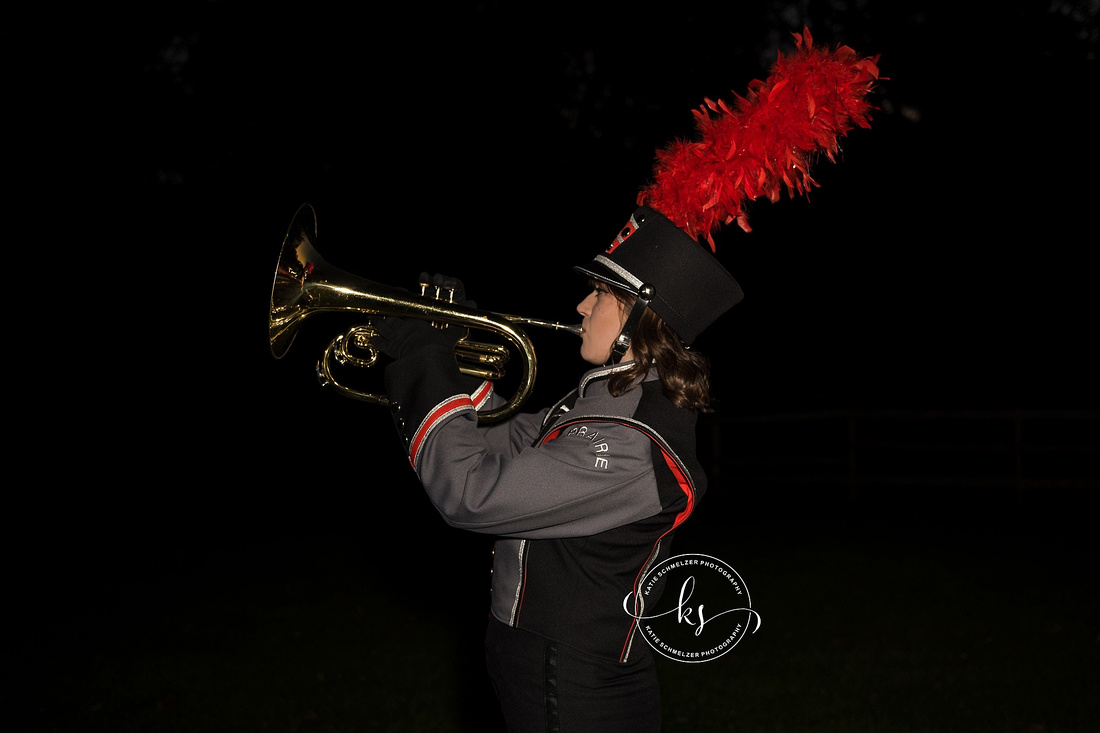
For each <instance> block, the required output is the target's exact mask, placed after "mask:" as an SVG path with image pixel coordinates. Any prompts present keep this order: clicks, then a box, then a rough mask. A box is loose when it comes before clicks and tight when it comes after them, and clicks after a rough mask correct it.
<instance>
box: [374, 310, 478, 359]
mask: <svg viewBox="0 0 1100 733" xmlns="http://www.w3.org/2000/svg"><path fill="white" fill-rule="evenodd" d="M375 330H376V331H377V332H378V335H377V336H376V337H375V338H374V339H373V343H374V345H375V347H376V348H377V349H378V350H379V351H381V352H382V353H383V354H385V355H386V356H389V357H391V358H394V359H400V358H402V357H405V356H408V355H410V354H412V353H413V352H415V351H418V350H419V349H422V348H425V347H427V346H445V347H447V348H448V349H450V350H452V351H453V350H454V347H455V344H456V343H458V340H459V339H460V338H462V337H463V336H464V335H465V334H466V329H465V328H462V327H460V326H448V327H447V328H436V327H435V326H433V325H432V324H430V323H428V322H427V321H423V320H420V319H418V318H398V317H396V316H389V317H388V318H386V319H385V320H383V321H382V322H381V323H380V324H377V325H376V327H375Z"/></svg>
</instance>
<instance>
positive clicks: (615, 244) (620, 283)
mask: <svg viewBox="0 0 1100 733" xmlns="http://www.w3.org/2000/svg"><path fill="white" fill-rule="evenodd" d="M573 269H574V270H576V271H577V272H580V273H582V274H584V275H587V276H588V277H591V278H594V279H596V280H600V281H602V282H605V283H608V284H610V285H614V286H616V287H619V288H622V289H623V290H626V291H627V292H630V293H633V294H635V295H640V296H644V295H646V294H648V295H649V297H648V305H649V307H650V308H652V309H653V311H654V312H655V313H656V314H657V315H659V316H660V317H661V319H662V320H664V322H665V323H667V324H668V325H669V326H671V327H672V329H673V330H674V331H675V332H676V334H677V335H678V336H679V337H680V340H681V341H683V342H684V344H685V345H687V346H690V345H691V343H692V342H693V341H694V340H695V338H696V337H697V336H698V335H699V334H700V333H702V332H703V330H704V329H705V328H706V327H707V326H709V325H710V324H711V323H713V322H714V321H715V319H717V318H718V316H720V315H722V314H723V313H725V312H726V311H727V310H729V309H730V308H732V307H733V306H735V305H737V304H738V303H740V302H741V300H742V299H743V298H744V297H745V296H744V293H743V292H742V291H741V286H740V285H738V284H737V281H736V280H734V279H733V276H732V275H730V274H729V273H728V272H727V271H726V269H725V268H724V267H722V265H721V264H719V263H718V260H717V259H715V257H714V255H712V254H711V253H710V252H708V251H707V250H706V249H705V248H704V247H703V246H702V245H701V244H700V243H699V242H697V241H695V240H694V239H692V238H691V237H690V236H689V235H688V234H687V233H686V232H684V231H683V230H682V229H680V228H678V227H677V226H676V225H675V224H673V223H672V221H671V220H670V219H668V217H666V216H664V215H663V214H660V213H658V212H657V211H655V210H653V209H651V208H649V207H648V206H642V207H640V208H638V209H637V210H636V211H635V212H634V214H633V215H632V216H631V217H630V221H629V222H627V224H626V226H624V227H623V228H622V230H621V231H620V232H619V233H618V234H617V235H616V236H615V239H614V241H612V242H611V245H610V246H609V247H608V248H607V250H606V251H605V252H604V253H603V254H601V255H597V257H596V258H595V259H594V260H592V261H591V262H590V263H588V264H587V265H579V266H577V267H574V268H573ZM647 286H648V287H647ZM629 337H630V334H627V338H628V339H629Z"/></svg>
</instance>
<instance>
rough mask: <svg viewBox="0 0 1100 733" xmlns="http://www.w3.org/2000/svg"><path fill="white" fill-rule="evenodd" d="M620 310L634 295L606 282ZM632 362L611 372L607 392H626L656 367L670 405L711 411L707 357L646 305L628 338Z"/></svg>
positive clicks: (628, 305) (630, 306)
mask: <svg viewBox="0 0 1100 733" xmlns="http://www.w3.org/2000/svg"><path fill="white" fill-rule="evenodd" d="M608 288H609V289H610V290H611V292H612V293H613V294H614V295H615V298H616V299H617V300H618V301H619V303H620V305H621V306H622V307H623V308H624V312H626V313H629V312H630V309H631V308H632V307H633V306H634V301H635V299H636V298H635V296H634V294H633V293H628V292H626V291H625V290H622V289H620V288H617V287H613V286H608ZM630 350H631V352H632V353H633V354H634V364H633V365H632V366H631V367H630V368H629V369H626V370H624V371H621V372H618V373H616V374H613V375H612V376H611V378H610V379H609V380H608V389H609V390H610V391H611V394H613V395H614V396H616V397H618V396H619V395H622V394H625V393H627V392H629V391H630V390H631V389H633V388H634V387H636V386H637V385H639V384H641V381H642V379H643V378H644V377H645V375H646V374H647V373H649V370H650V368H651V367H653V366H656V367H657V375H658V376H659V377H660V379H661V386H662V388H663V389H664V393H665V396H666V397H668V398H669V399H670V400H671V401H672V403H673V404H674V405H676V406H677V407H681V408H683V409H685V410H694V411H696V412H711V410H712V408H711V403H712V401H713V399H712V397H711V393H710V361H709V360H708V359H707V358H706V357H705V356H703V355H702V354H700V353H698V352H696V351H691V350H690V349H688V348H687V347H686V346H684V343H683V342H682V341H681V340H680V336H679V335H678V334H677V333H676V332H675V331H673V330H672V328H671V327H670V326H669V325H668V324H667V323H665V322H664V320H663V319H662V318H661V317H660V316H658V315H657V314H656V313H654V312H653V310H652V309H649V308H647V309H646V310H645V312H644V313H643V314H642V317H641V319H640V320H639V321H638V327H637V328H636V329H634V335H633V336H632V337H631V339H630Z"/></svg>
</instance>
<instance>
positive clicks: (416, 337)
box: [374, 272, 477, 359]
mask: <svg viewBox="0 0 1100 733" xmlns="http://www.w3.org/2000/svg"><path fill="white" fill-rule="evenodd" d="M420 282H421V283H426V284H428V285H430V286H435V287H439V288H443V289H444V292H443V293H441V294H440V298H441V299H442V300H444V301H446V300H447V293H446V290H450V291H453V295H452V296H451V298H450V301H451V302H453V303H456V304H459V305H464V306H468V307H470V308H476V307H477V304H476V303H474V302H473V301H472V300H467V299H466V287H465V286H464V285H463V284H462V281H461V280H459V279H458V278H455V277H449V276H447V275H439V274H436V275H429V274H428V273H426V272H422V273H420ZM426 296H427V297H430V298H432V297H435V293H434V292H433V291H432V289H431V288H429V292H427V293H426ZM376 330H377V331H378V336H377V337H376V338H375V339H374V342H375V346H376V347H377V348H378V349H379V350H380V351H381V352H382V353H383V354H385V355H386V356H389V357H392V358H394V359H400V358H402V357H405V356H408V355H409V354H411V353H413V352H415V351H417V350H418V349H421V348H424V347H425V346H436V345H438V346H445V347H447V348H448V349H450V350H453V349H454V346H455V344H456V343H457V342H458V340H459V339H460V338H462V337H463V336H465V335H466V332H467V330H466V329H465V328H463V327H461V326H456V325H449V326H447V327H446V328H436V327H434V326H432V325H431V324H430V323H428V322H427V321H423V320H419V319H416V318H399V317H395V316H390V317H388V318H386V319H385V320H384V321H382V323H381V324H379V325H378V326H376Z"/></svg>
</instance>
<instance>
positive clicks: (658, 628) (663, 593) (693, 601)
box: [623, 554, 760, 663]
mask: <svg viewBox="0 0 1100 733" xmlns="http://www.w3.org/2000/svg"><path fill="white" fill-rule="evenodd" d="M623 610H624V611H626V612H627V613H628V614H630V615H631V616H633V617H634V618H636V619H638V625H639V628H640V629H641V630H642V635H643V636H644V637H645V639H646V641H647V642H648V643H649V645H650V646H651V647H653V649H654V650H655V651H657V652H658V653H659V654H662V655H664V656H666V657H668V658H669V659H673V660H676V661H678V662H693V663H694V662H709V661H711V660H714V659H717V658H719V657H721V656H722V655H723V654H725V653H726V652H728V651H729V650H730V649H733V648H734V647H735V646H737V644H738V642H740V641H741V639H742V638H743V637H744V635H745V632H748V633H755V632H756V630H757V629H759V628H760V615H759V614H758V613H757V612H756V611H754V610H752V602H751V600H750V599H749V590H748V587H747V586H746V585H745V581H744V580H742V579H741V576H740V575H738V574H737V571H736V570H734V569H733V568H732V567H730V566H729V565H728V564H727V563H725V562H723V561H721V560H719V559H717V558H714V557H710V556H709V555H696V554H687V555H677V556H676V557H670V558H668V559H667V560H665V561H664V562H662V563H659V564H658V565H655V566H654V567H653V568H651V569H650V571H649V572H648V573H646V575H645V576H644V577H643V578H642V580H641V582H640V583H639V584H638V591H637V593H636V594H635V593H631V594H628V595H627V596H626V598H624V599H623Z"/></svg>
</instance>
